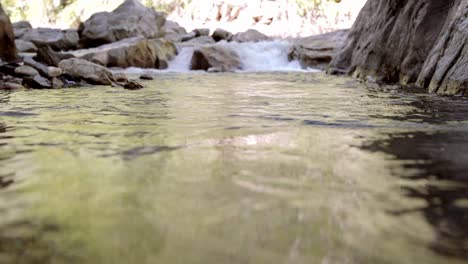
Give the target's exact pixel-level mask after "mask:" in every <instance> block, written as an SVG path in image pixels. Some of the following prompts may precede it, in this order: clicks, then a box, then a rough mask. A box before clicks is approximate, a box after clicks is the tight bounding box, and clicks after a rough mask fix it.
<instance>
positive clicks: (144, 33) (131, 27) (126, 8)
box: [80, 0, 166, 47]
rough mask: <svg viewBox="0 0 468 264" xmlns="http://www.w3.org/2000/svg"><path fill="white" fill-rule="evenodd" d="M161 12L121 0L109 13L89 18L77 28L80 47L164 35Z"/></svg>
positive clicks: (134, 0) (129, 0)
mask: <svg viewBox="0 0 468 264" xmlns="http://www.w3.org/2000/svg"><path fill="white" fill-rule="evenodd" d="M165 23H166V17H165V14H164V13H161V12H156V11H154V10H153V9H151V8H147V7H145V6H144V5H143V4H141V3H140V1H138V0H125V2H124V3H123V4H122V5H120V6H119V7H118V8H117V9H115V10H114V11H112V12H110V13H109V12H100V13H96V14H94V15H93V16H91V17H90V18H89V19H88V20H87V21H86V22H84V23H83V24H82V26H81V28H80V36H81V39H80V43H81V45H82V46H83V47H97V46H100V45H103V44H108V43H113V42H116V41H119V40H122V39H125V38H131V37H145V38H158V37H162V36H163V35H164V28H163V27H164V24H165Z"/></svg>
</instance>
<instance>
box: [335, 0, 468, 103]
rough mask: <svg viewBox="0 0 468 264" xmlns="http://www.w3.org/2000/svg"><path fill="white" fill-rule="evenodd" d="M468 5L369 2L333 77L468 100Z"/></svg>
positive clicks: (461, 0) (432, 0)
mask: <svg viewBox="0 0 468 264" xmlns="http://www.w3.org/2000/svg"><path fill="white" fill-rule="evenodd" d="M467 15H468V7H467V5H466V0H446V1H436V0H407V1H388V0H369V1H367V3H366V5H365V6H364V8H363V9H362V11H361V14H360V15H359V17H358V19H357V20H356V22H355V24H354V26H353V28H352V30H351V32H350V33H349V36H348V39H347V40H346V44H345V46H344V47H343V49H342V50H341V52H340V53H339V54H338V55H337V56H335V57H334V58H333V61H332V62H331V64H330V66H329V69H328V72H330V73H332V72H337V71H343V70H345V71H347V72H348V73H349V74H352V75H353V76H354V77H358V78H366V77H367V76H372V77H374V79H376V80H377V81H378V82H379V83H400V84H404V85H405V84H416V85H417V86H419V87H424V88H427V89H428V90H429V91H430V92H438V93H449V94H464V95H465V96H468V92H467V90H468V88H467V87H468V71H467V66H466V65H467V63H468V45H466V43H467V41H468V20H467V19H466V16H467Z"/></svg>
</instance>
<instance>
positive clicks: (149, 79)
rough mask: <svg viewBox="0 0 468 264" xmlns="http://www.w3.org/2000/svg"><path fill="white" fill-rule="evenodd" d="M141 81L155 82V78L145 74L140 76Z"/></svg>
mask: <svg viewBox="0 0 468 264" xmlns="http://www.w3.org/2000/svg"><path fill="white" fill-rule="evenodd" d="M140 79H141V80H148V81H151V80H154V77H153V76H151V75H149V74H143V75H141V76H140Z"/></svg>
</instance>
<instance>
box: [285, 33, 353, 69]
mask: <svg viewBox="0 0 468 264" xmlns="http://www.w3.org/2000/svg"><path fill="white" fill-rule="evenodd" d="M348 32H349V31H348V30H339V31H335V32H331V33H326V34H322V35H317V36H311V37H307V38H302V39H299V40H297V41H296V43H295V45H294V46H293V48H292V50H291V51H290V52H289V54H288V57H289V60H290V61H292V60H298V61H299V62H300V63H301V66H302V67H303V68H309V67H310V68H320V69H326V67H327V66H328V64H329V63H330V61H331V60H332V58H333V56H335V54H336V53H337V52H338V51H339V49H340V48H341V46H343V44H344V42H345V40H346V37H347V36H348Z"/></svg>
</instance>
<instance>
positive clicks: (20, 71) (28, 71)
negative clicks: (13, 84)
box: [15, 65, 39, 77]
mask: <svg viewBox="0 0 468 264" xmlns="http://www.w3.org/2000/svg"><path fill="white" fill-rule="evenodd" d="M15 73H16V74H17V75H19V76H29V77H32V76H36V75H39V72H38V71H37V70H36V69H34V68H33V67H31V66H27V65H24V66H19V67H17V68H16V69H15Z"/></svg>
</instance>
